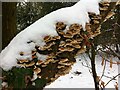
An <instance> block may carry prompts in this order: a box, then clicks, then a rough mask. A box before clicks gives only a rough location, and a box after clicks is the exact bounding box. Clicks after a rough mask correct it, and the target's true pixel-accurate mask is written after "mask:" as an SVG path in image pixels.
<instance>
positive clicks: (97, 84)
mask: <svg viewBox="0 0 120 90" xmlns="http://www.w3.org/2000/svg"><path fill="white" fill-rule="evenodd" d="M95 55H96V52H95V47H94V45H92V47H91V66H92V74H93V78H94V83H95V90H99V81H98V80H97V73H96V68H95Z"/></svg>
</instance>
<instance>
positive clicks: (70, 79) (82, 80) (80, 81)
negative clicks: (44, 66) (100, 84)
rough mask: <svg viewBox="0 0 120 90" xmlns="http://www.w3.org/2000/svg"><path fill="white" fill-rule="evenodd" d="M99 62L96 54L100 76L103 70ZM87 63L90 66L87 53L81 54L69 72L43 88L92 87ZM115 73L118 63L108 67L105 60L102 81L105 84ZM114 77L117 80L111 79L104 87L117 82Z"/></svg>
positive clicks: (112, 85)
mask: <svg viewBox="0 0 120 90" xmlns="http://www.w3.org/2000/svg"><path fill="white" fill-rule="evenodd" d="M113 60H114V61H117V60H118V59H117V58H113ZM101 62H102V58H101V57H100V56H96V71H97V74H98V76H101V75H102V71H103V66H102V65H101ZM84 65H85V66H84ZM87 65H88V67H91V65H90V59H89V57H88V56H87V55H85V54H83V55H81V56H80V57H78V58H77V62H76V63H75V64H74V65H73V66H72V70H71V71H70V73H69V74H67V75H65V76H61V77H59V78H58V79H57V80H55V81H54V82H53V83H51V84H50V85H48V86H46V87H45V88H94V80H93V77H92V73H90V72H91V70H90V68H88V67H86V66H87ZM76 71H78V72H81V74H79V75H77V74H75V73H74V72H76ZM117 74H118V65H113V67H112V68H110V64H109V63H108V62H107V63H106V69H105V74H104V75H105V76H108V77H104V76H103V78H102V81H104V82H105V84H106V83H107V82H108V81H109V80H110V79H111V78H113V76H116V75H117ZM116 79H117V80H113V81H111V82H110V83H109V84H108V85H107V86H106V88H114V85H115V82H118V78H116Z"/></svg>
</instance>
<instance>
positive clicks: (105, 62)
mask: <svg viewBox="0 0 120 90" xmlns="http://www.w3.org/2000/svg"><path fill="white" fill-rule="evenodd" d="M105 67H106V60H105V64H104V67H103V71H102V75H101V77H100V79H99V81H101V79H102V77H103V76H104V73H105Z"/></svg>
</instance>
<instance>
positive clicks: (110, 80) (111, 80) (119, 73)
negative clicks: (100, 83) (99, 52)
mask: <svg viewBox="0 0 120 90" xmlns="http://www.w3.org/2000/svg"><path fill="white" fill-rule="evenodd" d="M119 75H120V73H119V74H118V75H116V76H114V77H113V78H112V79H110V81H108V82H107V83H106V84H105V86H107V85H108V84H109V83H110V82H111V81H112V80H114V79H115V78H116V77H118V76H119Z"/></svg>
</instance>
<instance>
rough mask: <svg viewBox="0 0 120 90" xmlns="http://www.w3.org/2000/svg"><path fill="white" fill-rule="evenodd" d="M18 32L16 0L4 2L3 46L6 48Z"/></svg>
mask: <svg viewBox="0 0 120 90" xmlns="http://www.w3.org/2000/svg"><path fill="white" fill-rule="evenodd" d="M15 34H16V2H3V3H2V48H5V47H6V46H7V45H8V43H9V42H10V40H11V39H12V38H13V37H14V36H15Z"/></svg>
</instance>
